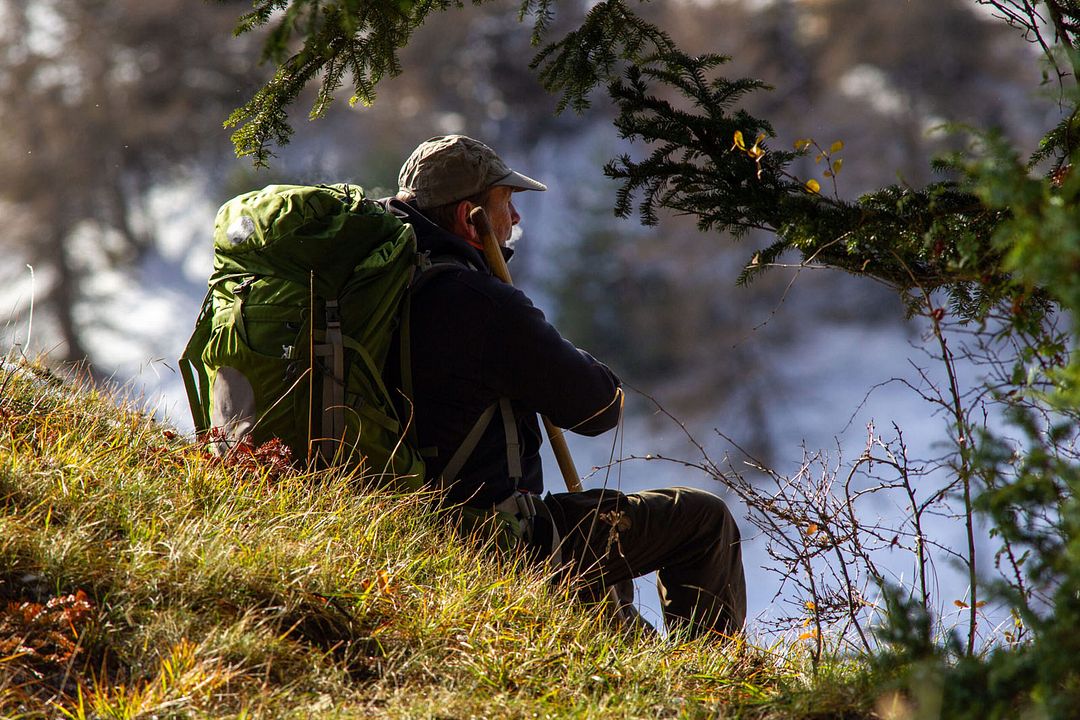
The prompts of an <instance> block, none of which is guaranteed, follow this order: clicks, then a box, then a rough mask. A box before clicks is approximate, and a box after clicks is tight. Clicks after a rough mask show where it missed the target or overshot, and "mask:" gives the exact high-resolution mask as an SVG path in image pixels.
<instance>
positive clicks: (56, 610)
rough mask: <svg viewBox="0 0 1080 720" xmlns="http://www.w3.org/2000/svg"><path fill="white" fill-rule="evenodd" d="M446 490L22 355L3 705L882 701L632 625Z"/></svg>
mask: <svg viewBox="0 0 1080 720" xmlns="http://www.w3.org/2000/svg"><path fill="white" fill-rule="evenodd" d="M429 501H430V498H427V497H422V496H417V495H398V494H394V493H393V492H390V491H388V490H385V489H382V490H380V489H377V488H370V487H367V486H366V485H365V483H364V482H363V478H362V477H358V476H355V475H350V474H346V473H342V472H337V473H330V472H324V473H317V474H304V473H298V472H296V471H293V470H292V469H290V468H289V467H288V466H286V465H285V464H284V463H282V461H281V458H280V457H278V456H277V455H276V454H275V453H274V452H273V451H272V449H268V450H265V451H263V452H261V453H259V454H258V455H257V456H255V457H246V458H242V459H240V460H234V461H230V462H221V461H218V460H214V459H212V458H210V457H209V456H208V455H207V454H206V453H205V451H204V449H203V448H202V447H200V446H198V445H197V444H191V443H190V442H188V441H185V439H184V438H182V437H179V436H177V435H176V433H174V432H173V431H171V430H170V429H169V428H167V427H164V426H161V425H159V424H156V423H154V422H153V421H151V420H150V419H148V418H147V417H146V416H145V415H143V414H142V413H139V412H136V411H134V410H132V409H131V408H125V407H118V406H117V404H116V403H115V402H114V401H113V399H112V398H110V397H108V396H107V395H106V394H103V393H101V392H98V391H95V390H92V389H77V388H72V387H70V386H66V385H62V384H60V383H58V382H56V381H55V380H51V379H49V378H47V377H44V379H43V376H42V373H41V372H40V371H33V372H31V371H27V370H24V371H21V372H11V371H10V370H3V371H0V717H73V718H82V717H104V718H137V717H142V718H170V717H260V718H261V717H296V718H305V717H320V718H324V717H325V718H346V717H356V718H362V717H372V716H377V717H389V718H398V717H400V718H469V717H484V718H489V717H491V718H493V717H500V718H503V717H505V718H532V717H575V718H577V717H582V718H592V717H595V718H600V717H604V718H644V717H650V718H651V717H752V718H787V717H792V718H832V717H852V718H860V717H874V715H873V714H872V712H871V708H872V707H873V705H874V696H873V693H872V692H871V691H870V690H869V689H867V688H866V687H864V685H865V684H866V682H867V676H866V673H865V672H863V671H862V670H860V669H859V668H858V667H856V668H854V669H853V670H845V669H842V667H843V666H841V665H840V664H838V663H837V664H834V665H832V666H831V667H832V669H833V672H832V674H831V675H830V676H829V677H828V679H823V678H825V674H823V673H818V674H816V675H815V674H814V673H811V672H810V670H809V663H808V660H807V658H806V656H805V653H802V652H799V651H798V650H797V649H796V650H792V651H788V650H787V649H785V648H783V647H774V648H772V649H771V650H763V649H758V648H755V647H753V646H752V645H750V644H748V643H746V642H728V643H712V642H703V641H698V642H694V643H679V642H676V641H674V640H670V639H667V640H665V639H660V638H649V637H636V636H630V635H627V634H626V633H623V632H620V631H619V630H618V629H616V628H612V627H610V626H609V624H608V623H607V622H606V621H605V619H604V618H603V617H602V615H601V613H600V612H599V611H598V610H597V609H596V608H590V607H586V606H583V605H582V604H580V603H578V602H576V601H574V600H573V599H571V596H570V595H571V593H570V591H569V590H568V589H566V588H562V587H555V586H553V585H552V584H551V583H549V582H548V581H547V580H546V579H545V578H544V577H543V576H542V574H541V573H540V572H539V571H538V570H535V569H531V568H529V567H526V566H524V565H523V564H522V563H520V562H518V561H516V560H514V559H512V558H510V559H508V558H500V557H498V556H497V554H496V553H494V552H492V551H490V550H489V549H485V548H481V547H478V546H477V544H476V543H474V542H469V541H464V540H461V539H458V538H457V537H456V536H455V535H454V533H453V531H452V529H451V528H450V526H449V523H448V519H447V518H446V517H444V516H441V515H440V514H438V513H436V512H434V511H432V510H431V507H430V502H429ZM815 678H816V679H815Z"/></svg>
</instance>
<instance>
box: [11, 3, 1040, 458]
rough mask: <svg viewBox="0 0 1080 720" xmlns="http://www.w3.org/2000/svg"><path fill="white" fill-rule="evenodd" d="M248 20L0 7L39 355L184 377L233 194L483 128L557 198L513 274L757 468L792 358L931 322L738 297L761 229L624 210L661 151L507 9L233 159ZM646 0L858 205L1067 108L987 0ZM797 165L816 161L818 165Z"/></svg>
mask: <svg viewBox="0 0 1080 720" xmlns="http://www.w3.org/2000/svg"><path fill="white" fill-rule="evenodd" d="M592 5H593V3H589V2H567V3H559V5H558V6H559V12H558V13H557V14H555V15H554V16H552V17H551V18H550V27H548V29H547V32H548V33H549V35H551V36H553V37H560V36H562V35H563V34H564V33H565V32H567V31H568V30H570V29H572V28H574V27H576V26H577V24H578V23H579V22H580V21H581V18H582V17H583V16H584V14H585V13H586V12H587V10H588V9H589V8H590V7H591V6H592ZM250 8H251V3H248V2H215V3H203V2H192V1H191V0H187V1H185V0H161V1H160V2H155V3H144V2H139V1H137V0H36V1H35V2H34V3H25V2H23V1H22V0H0V18H2V19H3V22H2V23H0V123H2V127H3V128H4V133H3V134H2V135H0V207H3V214H4V217H5V218H6V220H7V222H6V223H5V230H6V232H4V233H3V234H0V244H2V246H3V256H4V257H5V258H7V262H5V263H4V264H3V266H2V267H0V281H2V282H3V287H5V288H7V292H6V293H4V296H3V297H0V301H2V302H3V304H4V307H5V309H6V310H7V315H6V320H7V324H8V332H9V335H10V337H11V339H12V342H13V343H14V344H16V345H19V346H20V347H22V348H23V350H24V351H27V352H31V353H33V352H37V351H40V350H47V351H49V352H50V356H51V357H52V358H53V359H54V360H57V361H65V362H79V361H84V360H85V361H88V362H89V363H90V366H91V367H92V368H93V369H94V371H95V372H96V373H97V374H99V375H115V376H117V377H121V378H123V377H124V376H125V375H127V374H132V373H133V368H136V367H137V366H138V363H137V362H134V363H133V361H132V360H131V359H130V358H132V357H138V356H139V355H140V354H141V356H142V357H144V358H145V357H163V358H166V359H167V361H169V360H170V359H171V358H174V357H176V356H177V354H178V352H179V349H180V348H181V347H182V345H183V342H184V341H185V340H186V331H185V328H187V327H188V326H189V325H190V322H191V321H192V320H193V318H194V314H195V312H196V310H197V303H198V300H199V297H200V296H201V292H202V290H201V283H202V282H204V281H205V271H206V269H207V263H208V257H209V248H208V246H209V240H208V238H209V229H210V223H211V222H212V213H213V208H214V207H216V206H217V205H218V204H220V202H222V201H224V200H225V199H226V198H228V197H230V196H232V195H234V194H237V193H239V192H242V191H245V190H248V189H251V188H254V187H261V186H262V185H265V184H268V183H270V182H277V181H283V180H284V181H290V182H317V181H350V182H356V183H358V184H361V185H363V186H364V187H365V188H368V189H369V191H370V192H372V193H375V194H380V193H383V194H389V193H390V192H392V191H393V190H394V189H395V185H396V182H395V180H396V173H397V168H398V166H399V165H400V162H401V159H402V158H403V157H405V156H406V155H407V153H408V152H409V151H410V150H411V148H412V147H414V146H415V145H416V144H417V143H418V142H419V141H421V140H424V139H426V138H428V137H430V136H432V135H436V134H442V133H447V132H466V133H468V134H471V135H474V136H477V137H480V138H482V139H484V140H485V141H486V142H488V143H489V144H491V145H493V146H494V147H495V148H497V149H498V150H499V151H500V153H501V154H503V155H504V156H505V157H506V158H508V159H509V161H510V163H511V164H512V166H514V167H519V168H521V169H523V170H525V171H526V172H529V173H530V174H533V175H535V176H538V177H540V178H542V179H543V180H544V181H546V182H547V183H548V184H549V185H550V186H551V187H552V191H551V192H549V193H545V194H544V195H543V196H539V195H537V196H533V197H522V198H521V200H522V202H521V205H522V207H521V209H522V214H523V216H524V220H523V223H522V226H523V228H524V230H525V234H524V240H523V241H522V243H521V245H520V246H519V257H518V258H517V260H516V263H515V264H516V265H517V269H516V270H515V276H516V277H517V278H518V279H519V282H520V283H522V284H523V285H525V286H526V288H527V289H528V290H529V291H530V293H531V294H533V295H534V296H535V297H536V298H537V299H538V301H539V302H540V304H541V305H542V306H543V307H544V308H545V310H546V311H547V312H548V314H549V315H550V316H551V318H552V320H553V321H554V322H555V324H556V325H557V326H558V327H560V328H561V329H562V330H563V332H564V333H565V334H566V335H567V336H568V337H569V338H570V339H572V340H573V341H574V342H576V343H578V344H579V345H581V346H582V347H585V348H588V349H590V350H592V351H593V352H594V353H595V354H597V355H598V356H600V357H601V358H603V359H604V360H605V361H607V362H608V363H609V364H611V365H612V366H613V367H614V368H615V369H616V371H617V372H619V373H620V374H621V375H622V376H623V377H624V378H625V379H626V380H627V381H629V382H630V383H631V384H633V385H635V386H639V387H642V388H644V389H647V390H648V392H649V393H650V394H651V395H653V396H655V397H657V398H658V399H660V400H661V401H662V402H663V403H664V405H665V407H667V408H668V409H669V410H671V411H672V412H673V413H674V414H676V415H678V416H679V417H681V418H684V419H687V420H691V421H692V420H694V419H695V418H697V419H703V420H704V421H705V422H709V423H712V424H719V425H722V426H724V427H727V428H731V429H732V430H731V432H732V433H733V434H734V435H736V436H737V437H738V438H739V439H740V441H742V442H744V443H745V444H746V447H748V448H749V449H751V450H753V451H754V452H755V453H756V454H758V455H759V456H761V457H767V456H768V454H769V452H770V450H771V443H770V437H771V432H770V417H771V415H774V414H776V413H782V412H783V408H784V405H785V403H786V402H787V398H788V396H787V395H786V393H785V388H784V383H785V382H789V381H790V380H789V378H790V377H791V374H790V373H786V372H779V370H780V369H781V368H790V367H791V366H798V364H799V363H800V362H801V361H802V358H800V356H799V354H800V353H805V352H807V347H808V346H807V339H808V338H809V337H811V336H812V335H814V334H821V333H823V328H827V327H829V326H836V325H841V326H846V327H852V328H860V327H867V328H869V327H874V328H881V327H884V326H895V327H896V328H897V332H898V333H905V332H912V331H911V330H910V329H905V326H904V323H905V320H904V310H903V307H902V305H901V302H900V300H899V299H898V298H897V296H896V294H895V293H893V292H891V291H889V290H888V289H886V288H882V287H879V286H878V285H876V284H874V283H871V282H866V281H864V280H859V279H856V278H852V277H849V276H846V275H844V274H842V273H834V272H829V273H821V272H806V271H804V272H801V273H798V272H796V271H790V272H775V273H771V274H768V275H766V276H764V277H762V278H761V279H760V280H758V281H756V282H755V283H754V284H752V285H751V286H750V287H749V288H736V287H735V279H736V278H737V277H738V276H739V274H740V272H741V271H742V269H743V267H744V266H745V265H746V263H747V261H748V260H749V259H750V258H751V257H752V256H753V254H754V252H755V251H756V250H758V249H760V248H763V247H765V246H767V245H768V244H769V243H770V242H771V241H772V239H773V238H771V237H770V236H769V235H768V234H767V233H757V232H752V233H750V234H749V235H748V236H747V237H745V238H742V239H741V240H740V242H739V243H738V244H734V245H733V244H732V243H730V242H728V241H726V240H724V239H722V238H718V237H715V236H709V235H702V234H700V233H699V232H698V231H697V229H696V228H695V224H694V222H693V219H692V218H686V217H677V216H668V217H664V218H663V220H662V222H661V224H660V225H659V226H657V227H642V226H641V225H640V224H639V223H638V222H637V221H636V220H634V219H629V220H620V219H617V218H615V217H614V216H613V214H612V212H611V209H612V207H613V205H614V200H615V191H616V189H617V185H616V184H615V183H614V182H613V181H611V180H610V179H608V178H605V177H604V176H603V174H602V172H601V167H602V165H603V164H604V163H605V162H607V161H608V160H610V159H611V158H612V157H615V156H617V155H619V154H621V153H626V152H629V153H631V154H633V153H635V152H636V153H640V152H641V151H642V148H639V147H635V146H630V145H628V144H627V143H625V142H624V141H620V140H619V139H618V137H617V135H616V133H615V131H614V129H613V128H612V126H611V123H612V121H613V119H614V116H615V110H614V108H612V107H611V104H610V102H608V101H607V100H606V98H604V97H603V95H602V94H601V93H595V94H594V96H592V100H593V102H592V103H591V106H590V107H589V108H588V109H587V110H585V111H584V112H582V113H580V114H575V113H573V112H564V113H562V114H556V113H555V109H556V105H557V103H558V101H559V98H558V97H553V96H552V95H550V94H548V93H547V92H545V91H544V89H543V88H542V87H541V85H540V82H539V81H538V80H537V78H536V76H535V74H534V73H533V72H532V71H530V70H529V67H528V61H529V60H530V59H531V58H532V57H533V55H534V54H535V52H536V48H535V47H534V46H533V45H532V44H531V33H532V27H531V25H530V24H528V23H526V24H522V23H520V22H519V21H518V17H517V11H518V8H519V3H517V2H513V0H499V1H495V2H488V3H484V4H482V5H479V6H476V5H469V6H465V7H463V8H461V9H458V10H453V11H451V12H447V13H438V14H434V15H432V16H431V17H430V18H429V20H428V22H426V23H425V24H423V25H422V26H420V27H419V28H417V29H416V30H415V34H414V36H413V39H412V41H411V42H410V43H409V44H408V46H407V47H406V48H405V49H404V50H403V51H402V52H401V54H400V69H401V73H400V74H399V75H398V76H396V77H393V78H390V79H385V80H383V81H382V82H381V83H380V84H379V86H378V94H377V98H376V101H375V102H374V104H372V105H371V106H365V104H364V103H357V104H355V105H353V106H350V104H349V103H348V96H349V94H350V93H347V92H343V93H341V97H340V98H338V99H337V100H335V101H334V104H332V105H330V107H329V111H328V112H327V113H326V114H325V117H323V118H322V119H320V120H318V121H317V122H314V123H308V122H307V118H306V116H307V114H308V112H309V108H310V107H311V105H312V103H314V102H316V100H317V98H316V97H315V96H314V95H310V96H309V95H304V96H302V98H301V102H299V103H297V104H296V105H295V106H294V107H292V108H291V109H290V111H289V112H290V115H289V118H288V120H289V122H291V123H292V124H293V125H294V126H295V127H297V128H298V131H297V132H296V133H295V135H294V136H293V138H292V142H291V143H290V144H288V145H287V146H284V147H281V148H276V149H275V152H277V153H278V155H279V157H277V158H276V159H274V160H273V161H272V162H271V164H270V167H269V169H255V168H253V167H252V165H251V162H250V161H249V160H246V159H240V160H237V159H235V158H234V157H232V155H233V152H232V147H231V145H230V143H229V131H227V130H225V129H223V128H222V121H223V120H224V119H225V118H226V117H227V116H228V115H229V112H230V111H231V110H232V109H233V108H235V107H237V106H239V105H241V104H242V103H243V102H245V101H247V99H248V98H250V97H251V96H252V94H253V93H254V92H255V91H256V89H257V88H259V87H260V86H261V85H262V83H264V82H266V81H267V80H268V79H269V78H270V76H271V75H272V68H271V67H270V66H268V65H260V64H258V62H257V60H258V58H259V47H260V45H259V43H261V42H262V40H263V39H264V36H262V35H260V34H259V33H258V31H257V32H254V33H248V34H245V35H242V36H240V37H239V38H236V37H233V32H232V31H233V27H234V25H235V24H236V21H237V18H238V17H239V16H240V15H241V14H242V13H243V12H245V11H247V10H250ZM636 11H637V12H639V13H640V14H641V15H642V17H643V18H645V19H647V20H648V21H650V22H652V23H655V25H656V26H658V27H661V28H663V29H664V30H665V31H666V32H667V33H669V34H670V37H671V38H672V39H673V40H674V41H675V42H676V43H677V45H678V46H679V47H680V48H682V49H683V50H685V51H686V52H688V53H691V54H698V53H723V54H725V55H730V56H731V57H732V60H731V62H730V64H729V65H727V66H725V68H724V73H725V75H727V76H728V77H754V78H760V79H762V80H763V81H765V82H766V83H768V84H770V85H771V86H772V87H773V88H774V89H773V90H772V91H771V92H758V93H754V94H752V95H750V96H747V98H746V102H745V109H746V110H747V111H749V112H751V113H754V114H756V115H759V116H764V117H768V118H769V119H770V122H771V123H772V125H773V127H774V129H775V130H776V133H777V139H776V141H775V145H776V147H780V148H784V147H791V144H792V143H793V142H794V141H795V140H796V139H798V138H804V137H810V138H814V139H816V140H818V141H819V142H821V143H823V144H825V146H826V147H827V146H828V145H829V144H830V143H832V142H833V141H835V140H842V141H843V143H844V150H843V158H844V168H843V174H842V175H841V176H839V177H838V185H837V192H838V195H839V197H841V198H843V199H848V200H850V199H854V198H855V197H856V196H858V195H859V194H860V193H863V192H866V191H868V190H871V189H873V188H876V187H880V186H882V185H886V184H891V183H900V184H901V185H909V186H912V187H921V186H922V185H924V184H925V183H927V182H928V181H930V180H932V179H933V178H932V176H931V171H930V162H929V159H930V158H931V157H932V156H933V155H935V154H937V153H940V152H943V151H947V150H950V149H954V148H955V147H956V143H957V140H956V139H955V137H954V136H951V135H949V134H947V133H943V132H940V131H938V130H936V128H939V127H940V125H941V124H942V123H944V122H960V123H969V124H972V125H975V126H979V127H997V128H1000V129H1001V131H1002V133H1003V134H1004V136H1005V137H1007V138H1009V139H1010V140H1011V141H1012V142H1014V143H1015V144H1016V145H1018V146H1019V147H1022V148H1031V149H1034V148H1035V147H1036V145H1037V142H1038V139H1039V137H1040V136H1041V134H1042V133H1043V132H1044V131H1045V128H1047V127H1048V126H1052V125H1053V124H1054V122H1053V118H1054V117H1056V113H1057V112H1058V106H1057V105H1056V104H1055V99H1054V95H1053V90H1054V88H1053V87H1050V88H1048V89H1047V92H1046V94H1045V95H1042V94H1040V92H1039V91H1038V88H1039V85H1040V83H1041V81H1042V76H1041V70H1040V63H1039V56H1038V53H1037V50H1036V49H1033V47H1032V46H1031V45H1030V44H1029V43H1028V42H1025V40H1024V39H1023V38H1022V37H1020V35H1019V34H1018V33H1017V32H1016V31H1015V30H1013V29H1011V28H1009V27H1008V26H1007V25H1005V24H1004V23H1002V22H1000V21H997V20H994V19H993V18H991V17H990V15H989V13H988V12H987V11H986V9H985V8H983V7H981V6H980V5H979V4H977V3H974V2H971V1H970V0H910V1H909V2H904V3H897V2H894V1H893V0H801V1H798V0H773V1H764V2H763V1H760V0H759V1H750V0H747V1H745V2H739V1H737V0H714V1H712V2H710V1H707V0H672V1H671V2H665V3H646V4H642V5H641V6H640V7H638V8H636ZM305 92H309V93H310V92H313V91H310V90H308V91H305ZM326 99H327V98H323V100H324V101H325V100H326ZM792 169H793V170H794V171H795V172H796V173H797V174H799V175H800V176H806V177H809V176H811V175H813V174H814V172H815V170H817V171H820V168H815V166H814V163H813V159H812V155H810V156H803V157H801V158H797V159H796V160H795V161H794V162H793V165H792ZM527 195H533V194H527ZM167 238H171V239H167ZM26 265H30V266H32V267H33V271H34V276H33V278H34V281H33V286H32V287H31V286H29V285H28V277H29V273H28V270H27V269H26V267H25V266H26ZM796 275H797V276H798V277H797V279H796V277H795V276H796ZM105 278H112V280H111V281H110V282H106V281H105ZM133 288H135V289H136V290H137V291H138V292H135V293H134V294H133V292H132V289H133ZM165 288H168V289H169V290H170V293H171V294H168V295H165V294H163V293H164V289H165ZM162 297H166V298H168V299H169V303H168V304H162V303H160V302H158V304H156V305H155V304H154V300H155V299H156V300H158V301H160V300H161V298H162ZM32 305H33V308H34V311H33V312H34V314H33V322H32V325H31V321H30V310H31V306H32ZM811 319H812V322H810V321H811ZM31 327H32V334H31V332H30V328H31ZM27 345H28V347H25V346H27ZM121 346H124V347H128V348H129V350H127V351H125V352H121V351H120V350H118V348H120V347H121ZM131 348H134V349H131ZM853 352H854V354H856V355H857V353H858V351H857V349H853ZM178 415H179V416H181V417H179V418H178V419H182V411H181V412H180V413H178Z"/></svg>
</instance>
